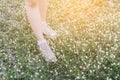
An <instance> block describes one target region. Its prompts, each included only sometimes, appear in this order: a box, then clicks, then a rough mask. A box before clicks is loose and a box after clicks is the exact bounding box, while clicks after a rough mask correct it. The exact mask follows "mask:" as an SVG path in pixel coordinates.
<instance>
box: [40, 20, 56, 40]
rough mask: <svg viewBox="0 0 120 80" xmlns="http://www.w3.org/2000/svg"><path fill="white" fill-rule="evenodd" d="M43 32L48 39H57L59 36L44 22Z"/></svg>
mask: <svg viewBox="0 0 120 80" xmlns="http://www.w3.org/2000/svg"><path fill="white" fill-rule="evenodd" d="M41 24H42V31H43V34H44V35H45V36H46V37H47V38H55V37H56V36H57V33H56V32H55V31H54V30H53V29H52V28H50V26H49V25H47V23H46V22H42V23H41Z"/></svg>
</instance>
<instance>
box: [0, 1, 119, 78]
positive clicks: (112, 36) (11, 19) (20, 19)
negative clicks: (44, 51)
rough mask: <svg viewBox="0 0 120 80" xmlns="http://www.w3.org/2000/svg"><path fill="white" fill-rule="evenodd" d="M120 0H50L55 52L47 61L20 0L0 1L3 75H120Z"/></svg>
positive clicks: (85, 76) (49, 18) (64, 76)
mask: <svg viewBox="0 0 120 80" xmlns="http://www.w3.org/2000/svg"><path fill="white" fill-rule="evenodd" d="M119 3H120V1H119V0H104V1H103V0H76V1H75V0H49V4H48V15H47V22H48V24H49V25H50V26H51V27H52V28H53V29H55V30H56V31H57V32H58V38H56V39H47V40H48V42H49V43H50V46H51V48H52V50H53V51H54V52H55V53H56V55H57V57H58V62H57V63H46V62H45V61H44V59H43V58H42V56H41V54H40V51H39V48H38V46H37V42H36V38H35V36H34V34H33V32H32V30H31V28H30V26H29V23H28V21H27V18H26V13H25V8H24V1H23V0H13V1H10V0H5V1H4V0H1V1H0V14H1V16H0V79H1V80H7V79H8V80H9V79H10V80H11V79H12V80H16V79H18V80H22V79H23V80H33V79H35V80H61V79H62V80H119V79H120V9H119V8H120V4H119Z"/></svg>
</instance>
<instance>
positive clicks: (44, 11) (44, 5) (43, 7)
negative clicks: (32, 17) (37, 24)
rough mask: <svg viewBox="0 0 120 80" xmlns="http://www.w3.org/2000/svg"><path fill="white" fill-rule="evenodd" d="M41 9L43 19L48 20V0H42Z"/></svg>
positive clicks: (43, 20)
mask: <svg viewBox="0 0 120 80" xmlns="http://www.w3.org/2000/svg"><path fill="white" fill-rule="evenodd" d="M39 9H40V15H41V21H42V22H46V14H47V0H40V6H39Z"/></svg>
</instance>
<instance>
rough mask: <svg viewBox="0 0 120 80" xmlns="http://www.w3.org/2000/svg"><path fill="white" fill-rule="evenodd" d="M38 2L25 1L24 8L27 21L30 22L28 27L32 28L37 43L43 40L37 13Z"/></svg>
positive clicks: (35, 0) (39, 18)
mask: <svg viewBox="0 0 120 80" xmlns="http://www.w3.org/2000/svg"><path fill="white" fill-rule="evenodd" d="M38 1H39V0H26V1H25V7H26V12H27V16H28V20H29V22H30V25H31V27H32V30H33V31H34V33H35V35H36V37H37V39H38V41H40V40H43V39H44V37H43V32H42V28H41V23H40V21H41V17H40V12H39V4H38V3H39V2H38Z"/></svg>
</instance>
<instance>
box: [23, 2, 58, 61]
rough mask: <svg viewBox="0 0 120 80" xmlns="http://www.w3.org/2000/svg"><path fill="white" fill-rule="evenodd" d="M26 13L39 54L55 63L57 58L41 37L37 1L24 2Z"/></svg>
mask: <svg viewBox="0 0 120 80" xmlns="http://www.w3.org/2000/svg"><path fill="white" fill-rule="evenodd" d="M25 7H26V12H27V16H28V21H29V22H30V25H31V27H32V30H33V31H34V33H35V35H36V37H37V39H38V45H39V47H40V50H41V53H42V54H43V56H44V58H45V60H46V61H48V62H56V61H57V58H56V56H55V54H54V53H53V51H52V50H51V49H50V47H49V45H48V43H47V41H46V40H45V39H44V37H43V32H42V27H41V16H40V10H39V0H26V2H25Z"/></svg>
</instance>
